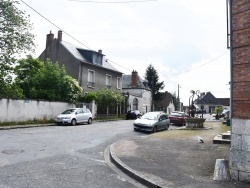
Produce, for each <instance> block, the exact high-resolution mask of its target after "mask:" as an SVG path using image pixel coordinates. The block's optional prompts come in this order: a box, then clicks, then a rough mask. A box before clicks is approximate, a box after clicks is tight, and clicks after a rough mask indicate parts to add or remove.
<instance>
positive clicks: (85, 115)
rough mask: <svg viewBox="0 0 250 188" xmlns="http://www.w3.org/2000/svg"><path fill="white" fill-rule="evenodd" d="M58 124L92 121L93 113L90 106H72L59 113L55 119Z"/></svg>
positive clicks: (89, 122)
mask: <svg viewBox="0 0 250 188" xmlns="http://www.w3.org/2000/svg"><path fill="white" fill-rule="evenodd" d="M55 123H56V124H57V125H62V124H71V125H76V124H78V123H88V124H91V123H92V113H91V112H90V110H89V109H88V108H70V109H67V110H65V111H64V112H63V113H61V114H60V115H58V116H57V117H56V119H55Z"/></svg>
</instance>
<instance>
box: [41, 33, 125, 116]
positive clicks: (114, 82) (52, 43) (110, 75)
mask: <svg viewBox="0 0 250 188" xmlns="http://www.w3.org/2000/svg"><path fill="white" fill-rule="evenodd" d="M39 59H40V60H41V61H46V59H50V60H51V61H52V62H53V63H56V62H58V64H59V66H65V69H66V71H67V74H68V75H70V76H72V77H73V78H74V79H76V80H77V81H78V83H79V85H80V86H81V87H82V88H83V95H84V93H86V92H91V91H98V90H100V89H104V88H109V89H115V90H118V91H119V92H121V91H122V72H120V71H118V70H117V69H116V68H115V67H113V66H112V65H111V64H110V63H109V62H108V60H107V59H106V58H105V55H104V54H102V50H98V51H93V50H87V49H83V48H79V47H77V46H75V45H72V44H70V43H68V42H65V41H63V40H62V31H58V37H57V38H54V34H53V33H52V32H50V33H49V34H47V38H46V48H45V50H44V51H43V52H42V54H41V55H40V56H39ZM92 113H93V110H92Z"/></svg>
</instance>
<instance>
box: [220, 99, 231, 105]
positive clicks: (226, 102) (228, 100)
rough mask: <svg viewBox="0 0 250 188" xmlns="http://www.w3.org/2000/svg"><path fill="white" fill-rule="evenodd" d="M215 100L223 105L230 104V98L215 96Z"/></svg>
mask: <svg viewBox="0 0 250 188" xmlns="http://www.w3.org/2000/svg"><path fill="white" fill-rule="evenodd" d="M217 100H218V101H219V103H220V104H222V105H223V106H230V98H217Z"/></svg>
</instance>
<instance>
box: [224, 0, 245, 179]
mask: <svg viewBox="0 0 250 188" xmlns="http://www.w3.org/2000/svg"><path fill="white" fill-rule="evenodd" d="M229 9H230V26H231V27H230V52H231V82H230V83H231V87H230V88H231V99H232V100H231V149H230V160H229V167H230V174H231V178H232V179H235V180H238V181H245V182H250V1H249V0H231V1H229Z"/></svg>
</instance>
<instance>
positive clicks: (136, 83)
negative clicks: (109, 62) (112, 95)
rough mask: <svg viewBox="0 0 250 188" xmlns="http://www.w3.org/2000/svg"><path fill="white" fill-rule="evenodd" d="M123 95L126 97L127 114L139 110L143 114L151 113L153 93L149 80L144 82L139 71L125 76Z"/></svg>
mask: <svg viewBox="0 0 250 188" xmlns="http://www.w3.org/2000/svg"><path fill="white" fill-rule="evenodd" d="M122 93H123V95H125V96H126V101H125V105H126V106H125V108H124V110H125V112H124V113H126V112H127V111H129V110H139V111H140V112H141V113H142V114H145V113H146V112H149V111H151V102H152V92H151V89H150V88H149V87H148V82H147V80H142V78H141V77H140V76H139V75H138V73H137V71H135V70H133V71H132V74H131V75H123V79H122Z"/></svg>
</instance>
